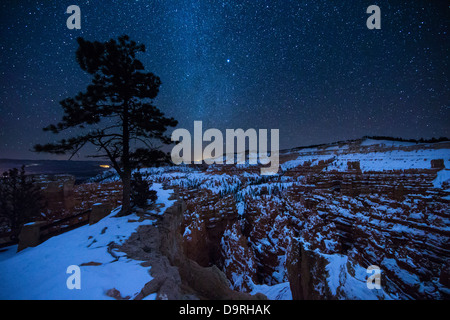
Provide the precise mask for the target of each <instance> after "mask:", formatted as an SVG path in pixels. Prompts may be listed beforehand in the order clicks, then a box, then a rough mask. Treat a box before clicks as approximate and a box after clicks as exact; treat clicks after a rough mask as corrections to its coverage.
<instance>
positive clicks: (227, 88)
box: [0, 0, 450, 158]
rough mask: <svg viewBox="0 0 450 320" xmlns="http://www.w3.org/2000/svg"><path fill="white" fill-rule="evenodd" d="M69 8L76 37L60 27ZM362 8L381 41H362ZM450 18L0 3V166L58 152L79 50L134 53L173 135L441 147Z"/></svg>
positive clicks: (252, 6)
mask: <svg viewBox="0 0 450 320" xmlns="http://www.w3.org/2000/svg"><path fill="white" fill-rule="evenodd" d="M72 4H76V5H78V6H79V7H80V9H81V17H82V22H81V30H69V29H67V27H66V20H67V18H68V16H69V15H68V14H67V13H66V9H67V7H68V6H69V5H72ZM371 4H376V5H378V6H379V7H380V9H381V30H369V29H368V28H367V27H366V20H367V18H368V17H369V15H368V14H367V13H366V9H367V7H368V6H369V5H371ZM449 13H450V9H449V7H448V4H446V2H445V1H442V2H438V1H433V2H430V1H392V0H391V1H377V2H375V1H368V2H367V1H288V0H277V1H275V0H271V1H257V0H252V1H243V0H232V1H231V0H230V1H206V0H184V1H183V0H173V1H172V0H164V1H163V0H161V1H143V0H142V1H138V0H137V1H92V0H91V1H77V0H71V1H18V0H15V1H10V0H7V1H2V4H1V19H0V24H1V30H0V32H1V37H0V41H1V42H0V46H1V47H0V49H1V56H0V58H1V64H0V77H1V82H0V85H1V88H0V90H1V95H0V158H7V157H11V158H38V157H40V158H48V157H49V156H48V155H36V154H34V153H32V152H30V151H29V149H31V148H32V146H33V145H34V144H36V143H44V142H48V141H52V140H53V139H56V138H59V137H57V136H53V135H52V134H49V133H44V132H42V127H44V126H47V125H48V124H50V123H55V122H57V121H58V120H60V118H61V116H62V111H61V107H60V106H59V103H58V102H59V101H60V100H62V99H64V98H67V97H70V96H73V95H75V94H76V93H77V92H79V91H81V90H84V89H85V88H86V86H87V84H88V83H89V81H90V78H89V76H88V75H87V74H85V73H84V72H83V71H82V70H81V69H80V68H79V66H78V65H77V63H76V61H75V51H76V49H77V44H76V38H77V37H80V36H81V37H84V38H86V39H87V40H92V41H93V40H99V41H105V40H109V39H110V38H113V37H118V36H119V35H122V34H128V35H130V37H131V38H132V39H133V40H136V41H137V42H140V43H144V44H145V45H146V47H147V51H146V53H145V54H142V55H141V56H140V60H141V61H142V62H143V63H144V65H145V66H146V69H147V70H148V71H151V72H154V73H155V74H156V75H158V76H159V77H160V78H161V80H162V82H163V85H162V86H161V91H160V94H159V96H158V98H157V99H156V104H157V105H158V107H159V108H161V109H162V110H163V111H164V112H165V113H166V114H167V115H169V116H173V117H175V118H176V119H178V120H179V122H180V123H179V127H183V128H187V129H192V126H193V121H194V120H202V121H203V126H204V128H211V127H214V128H218V129H221V130H224V129H226V128H243V129H248V128H267V129H272V128H274V129H280V143H281V147H282V148H288V147H295V146H300V145H309V144H316V143H325V142H332V141H338V140H345V139H353V138H360V137H362V136H364V135H384V136H395V137H404V138H421V137H424V138H431V137H440V136H450V126H449V123H450V122H449V119H450V107H449V100H450V91H449V77H448V72H449V67H448V54H449V49H448V48H449V45H448V43H449V35H448V21H449V17H450V14H449ZM72 134H73V132H72Z"/></svg>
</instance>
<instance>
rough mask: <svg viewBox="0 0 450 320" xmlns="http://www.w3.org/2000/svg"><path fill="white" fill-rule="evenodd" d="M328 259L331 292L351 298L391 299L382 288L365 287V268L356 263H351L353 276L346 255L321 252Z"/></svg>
mask: <svg viewBox="0 0 450 320" xmlns="http://www.w3.org/2000/svg"><path fill="white" fill-rule="evenodd" d="M322 255H323V256H324V257H325V258H326V259H327V260H328V261H329V263H328V265H327V266H326V270H327V272H328V277H327V279H328V280H327V282H328V287H329V288H330V290H331V293H332V294H333V295H334V296H338V297H339V296H340V293H342V295H343V296H344V297H345V298H346V299H351V300H379V299H386V300H391V299H393V297H391V296H390V295H389V294H387V293H386V292H385V291H384V290H383V289H369V288H368V287H367V277H368V274H367V270H366V269H365V268H363V267H361V266H360V265H358V264H354V265H353V269H354V274H355V276H354V277H353V276H351V274H350V273H349V271H348V257H347V256H344V255H340V254H331V255H327V254H322Z"/></svg>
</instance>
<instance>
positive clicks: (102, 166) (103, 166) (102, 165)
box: [100, 164, 111, 169]
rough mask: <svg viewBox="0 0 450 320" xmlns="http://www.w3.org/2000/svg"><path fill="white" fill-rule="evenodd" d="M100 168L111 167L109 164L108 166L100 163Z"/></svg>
mask: <svg viewBox="0 0 450 320" xmlns="http://www.w3.org/2000/svg"><path fill="white" fill-rule="evenodd" d="M100 168H105V169H109V168H111V166H110V165H107V164H101V165H100Z"/></svg>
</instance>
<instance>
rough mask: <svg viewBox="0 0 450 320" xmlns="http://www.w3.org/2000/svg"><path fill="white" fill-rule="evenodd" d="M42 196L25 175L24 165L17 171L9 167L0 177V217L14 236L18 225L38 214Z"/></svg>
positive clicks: (42, 202)
mask: <svg viewBox="0 0 450 320" xmlns="http://www.w3.org/2000/svg"><path fill="white" fill-rule="evenodd" d="M43 199H44V198H43V196H42V194H41V192H40V190H39V188H38V187H37V186H35V184H34V181H33V179H32V178H30V177H29V176H26V175H25V167H24V166H22V168H21V170H20V171H19V170H18V169H17V168H14V169H10V170H8V171H6V172H4V173H3V175H2V176H1V177H0V217H3V218H5V219H6V221H7V223H8V225H9V227H10V228H11V230H12V232H13V238H16V237H17V235H18V233H19V231H20V227H21V226H22V225H23V224H24V223H27V222H31V221H32V220H33V219H35V218H37V217H38V216H40V213H41V209H42V208H43V207H44V200H43Z"/></svg>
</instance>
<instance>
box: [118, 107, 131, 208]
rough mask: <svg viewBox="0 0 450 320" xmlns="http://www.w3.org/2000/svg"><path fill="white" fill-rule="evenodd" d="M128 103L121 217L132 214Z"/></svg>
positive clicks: (124, 133) (124, 132) (125, 118)
mask: <svg viewBox="0 0 450 320" xmlns="http://www.w3.org/2000/svg"><path fill="white" fill-rule="evenodd" d="M128 116H129V115H128V102H125V106H124V111H123V132H122V134H123V154H122V165H123V178H122V183H123V196H122V212H121V213H120V215H121V216H126V215H128V214H130V213H131V204H130V197H131V164H130V131H129V124H128Z"/></svg>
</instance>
